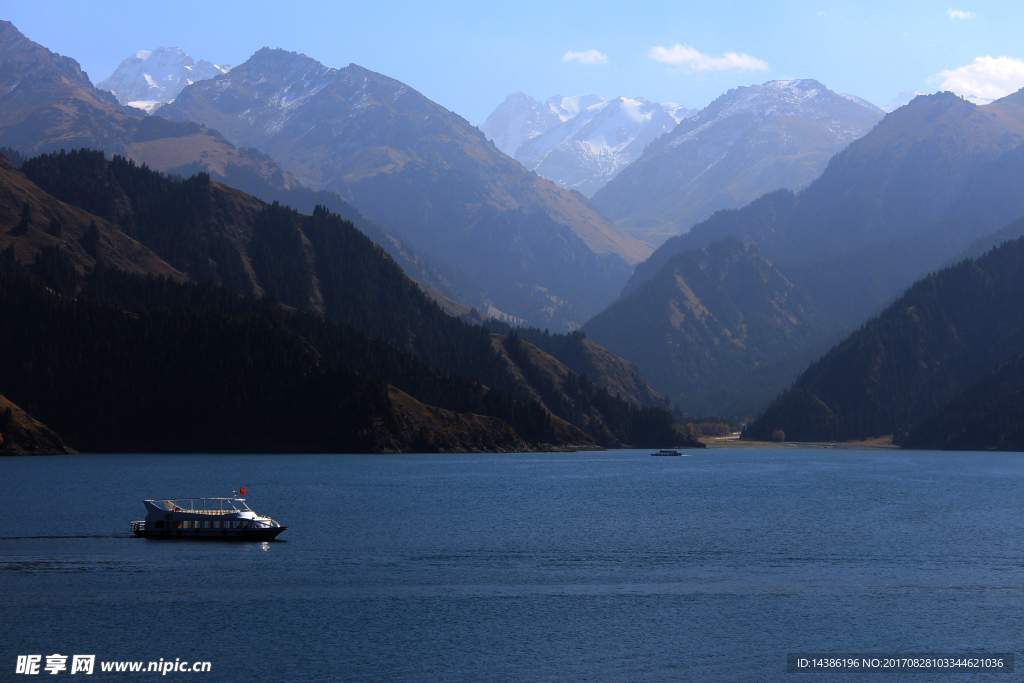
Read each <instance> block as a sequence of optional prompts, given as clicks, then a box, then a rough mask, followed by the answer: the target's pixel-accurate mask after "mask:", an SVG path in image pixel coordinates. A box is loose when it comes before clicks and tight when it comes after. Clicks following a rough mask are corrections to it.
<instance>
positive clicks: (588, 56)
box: [562, 50, 608, 64]
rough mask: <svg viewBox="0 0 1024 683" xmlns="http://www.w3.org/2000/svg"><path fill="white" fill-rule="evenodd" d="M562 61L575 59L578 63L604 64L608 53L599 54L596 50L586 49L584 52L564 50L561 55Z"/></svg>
mask: <svg viewBox="0 0 1024 683" xmlns="http://www.w3.org/2000/svg"><path fill="white" fill-rule="evenodd" d="M562 61H563V62H573V61H575V62H579V63H580V64H606V63H607V62H608V55H605V54H601V53H600V52H598V51H597V50H587V51H586V52H566V53H565V54H564V55H562Z"/></svg>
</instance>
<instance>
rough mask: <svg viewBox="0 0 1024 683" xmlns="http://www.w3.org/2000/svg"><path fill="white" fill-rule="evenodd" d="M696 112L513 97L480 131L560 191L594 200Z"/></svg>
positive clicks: (645, 104)
mask: <svg viewBox="0 0 1024 683" xmlns="http://www.w3.org/2000/svg"><path fill="white" fill-rule="evenodd" d="M695 113H696V111H695V110H690V109H686V108H685V107H681V106H679V105H678V104H674V103H671V102H668V103H664V104H659V103H657V102H650V101H648V100H645V99H643V98H642V97H639V98H634V99H630V98H626V97H616V98H614V99H611V100H606V99H605V98H604V97H602V96H601V95H597V94H594V93H592V94H589V95H581V96H577V97H562V96H561V95H556V96H555V97H552V98H550V99H548V100H547V101H546V102H544V103H543V104H542V103H540V102H538V101H537V100H535V99H533V98H532V97H530V96H529V95H526V94H525V93H513V94H512V95H509V96H508V97H507V98H505V101H504V102H503V103H502V104H500V105H498V107H497V108H496V109H495V110H494V111H493V112H492V113H491V114H490V116H488V117H487V120H486V121H484V123H483V124H482V125H481V126H480V130H482V131H483V132H484V134H485V135H486V136H487V137H488V138H489V139H491V140H493V141H494V143H495V145H496V146H497V147H498V149H500V150H501V151H503V152H505V153H506V154H508V155H509V156H511V157H514V158H515V159H516V161H518V162H520V163H521V164H523V165H524V166H525V167H526V168H528V169H530V170H532V171H535V172H536V173H537V174H538V175H541V176H543V177H545V178H548V179H549V180H553V181H554V182H555V183H556V184H558V185H559V186H560V187H564V188H567V189H571V190H577V191H578V192H580V193H581V194H583V195H584V196H587V197H590V196H592V195H593V194H594V193H595V192H596V191H597V190H599V189H600V188H602V187H604V185H606V184H607V183H608V181H609V180H611V179H612V178H614V177H615V175H616V174H617V173H618V172H619V171H621V170H622V169H623V168H625V167H626V166H628V165H629V164H631V163H632V162H633V161H635V160H636V159H637V158H638V157H639V156H640V154H641V153H642V152H643V150H644V148H645V147H646V146H647V145H648V143H650V142H651V141H652V140H654V139H655V138H657V137H659V136H661V135H662V134H664V133H666V132H668V131H670V130H672V129H673V128H675V127H676V125H677V124H678V123H679V122H680V121H682V120H683V119H684V118H686V117H687V116H692V115H693V114H695Z"/></svg>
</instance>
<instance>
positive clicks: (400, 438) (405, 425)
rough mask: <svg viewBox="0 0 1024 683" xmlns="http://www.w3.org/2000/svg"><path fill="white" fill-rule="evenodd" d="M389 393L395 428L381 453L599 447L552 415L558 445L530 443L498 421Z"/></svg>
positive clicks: (384, 440)
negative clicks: (436, 406)
mask: <svg viewBox="0 0 1024 683" xmlns="http://www.w3.org/2000/svg"><path fill="white" fill-rule="evenodd" d="M388 393H389V396H390V398H391V413H392V419H393V423H394V426H393V427H392V429H391V430H390V433H389V434H388V436H387V437H384V438H382V439H380V440H379V441H378V448H379V450H380V451H382V452H389V451H393V452H406V453H408V452H413V453H515V452H521V451H533V450H542V451H545V450H550V451H565V450H588V449H594V448H598V446H597V444H596V443H594V440H593V439H591V438H590V437H589V436H587V435H586V434H585V433H583V432H582V431H580V430H579V429H577V428H576V427H573V426H572V425H571V424H569V423H568V422H565V421H564V420H561V419H559V418H557V417H554V416H552V423H553V426H554V429H555V433H556V434H557V445H555V444H550V443H541V444H530V443H527V442H526V441H523V439H522V438H521V437H520V436H519V435H518V434H516V432H515V430H513V429H512V428H511V427H509V426H508V425H507V424H506V423H504V422H502V421H501V420H499V419H498V418H495V417H487V416H485V415H474V414H472V413H455V412H452V411H450V410H444V409H441V408H435V407H434V406H428V405H425V404H423V403H420V402H419V401H417V400H416V399H414V398H413V397H412V396H409V395H408V394H406V393H405V392H403V391H401V390H399V389H396V388H394V387H389V389H388Z"/></svg>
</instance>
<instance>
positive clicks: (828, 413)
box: [743, 239, 1024, 442]
mask: <svg viewBox="0 0 1024 683" xmlns="http://www.w3.org/2000/svg"><path fill="white" fill-rule="evenodd" d="M1022 348H1024V239H1018V240H1013V241H1009V242H1006V243H1005V244H1003V245H1001V246H1000V247H998V248H995V249H993V250H992V251H990V252H989V253H987V254H985V255H984V256H982V257H980V258H978V259H966V260H964V261H961V262H960V263H957V264H955V265H953V266H950V267H948V268H945V269H943V270H941V271H939V272H937V273H933V274H932V275H929V276H928V277H926V278H924V279H922V280H919V281H918V282H917V283H915V284H914V285H913V286H912V287H910V289H908V290H907V292H906V293H905V294H904V295H903V296H902V297H900V298H899V299H897V300H896V301H895V302H894V303H893V304H892V305H891V306H889V307H888V308H887V309H886V310H885V311H884V312H883V313H881V314H880V315H879V316H877V317H875V318H872V319H871V320H869V321H868V322H866V323H865V324H864V325H863V326H862V327H861V329H860V330H858V331H857V332H855V333H854V334H852V335H851V336H850V337H848V338H847V339H846V340H845V341H843V342H842V343H840V344H838V345H837V346H836V347H834V348H833V349H832V350H831V351H830V352H829V353H827V354H826V355H825V356H824V357H822V358H821V359H820V360H818V361H815V362H814V363H812V364H811V366H810V367H809V368H808V369H807V370H806V371H805V372H804V373H803V374H802V375H801V376H800V377H798V378H797V380H796V381H795V382H794V383H793V386H792V387H791V388H790V389H789V390H787V391H786V392H784V393H783V394H782V395H781V396H780V397H779V398H777V399H776V400H775V401H774V402H773V403H772V404H771V405H770V406H769V407H768V408H767V410H765V412H764V413H763V414H762V415H760V416H759V417H758V418H757V419H756V420H754V421H753V422H752V423H751V424H750V425H748V426H747V428H746V429H745V430H744V432H743V435H744V438H750V439H758V440H762V439H763V440H767V439H769V438H770V437H771V434H772V433H773V432H774V431H775V430H779V429H781V430H782V431H783V432H785V435H786V439H787V440H790V441H845V440H855V439H864V438H869V437H877V436H882V435H886V434H892V435H893V437H894V439H895V440H896V441H897V442H902V441H904V440H905V439H906V438H907V437H908V431H909V430H910V429H911V427H912V426H913V425H914V424H915V423H916V422H917V421H918V420H920V419H922V418H923V417H924V416H925V415H927V414H928V413H930V412H931V411H933V410H936V409H937V408H938V407H939V406H941V405H942V404H944V403H945V402H946V401H948V400H950V399H951V398H952V397H953V396H954V395H956V394H957V392H959V391H960V390H961V389H963V388H964V387H966V386H968V385H969V384H971V383H972V382H973V381H974V380H975V379H977V378H979V377H980V376H981V375H983V374H984V373H985V372H987V371H989V370H991V369H993V368H995V367H997V366H998V365H1000V364H1002V363H1005V362H1006V361H1007V360H1008V359H1010V358H1011V357H1012V356H1013V354H1014V353H1016V352H1018V351H1020V350H1021V349H1022Z"/></svg>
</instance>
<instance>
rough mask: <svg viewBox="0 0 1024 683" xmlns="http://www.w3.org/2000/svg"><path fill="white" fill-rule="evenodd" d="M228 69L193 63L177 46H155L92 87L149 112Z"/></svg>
mask: <svg viewBox="0 0 1024 683" xmlns="http://www.w3.org/2000/svg"><path fill="white" fill-rule="evenodd" d="M230 70H231V67H230V66H227V65H225V66H219V65H217V64H214V63H213V62H208V61H206V60H205V59H200V60H199V61H198V62H197V61H195V60H193V59H192V56H191V55H189V54H188V53H187V52H185V51H184V50H182V49H181V48H180V47H158V48H157V49H155V50H139V51H138V52H136V53H135V54H134V55H132V56H131V57H128V58H127V59H125V60H124V61H122V62H121V63H120V64H119V65H118V67H117V69H115V70H114V73H112V74H111V75H110V76H108V77H107V78H105V79H103V80H102V81H100V82H99V83H97V84H96V87H97V88H99V89H100V90H109V91H110V92H112V93H114V96H115V97H116V98H117V101H118V102H120V103H121V104H126V105H128V106H130V107H136V108H138V109H142V110H143V111H146V112H149V113H152V112H153V111H155V110H156V109H159V108H160V107H161V106H162V105H164V104H167V103H168V102H170V101H172V100H174V98H175V97H177V96H178V93H180V92H181V90H182V88H184V87H185V86H187V85H191V84H192V83H195V82H196V81H201V80H204V79H207V78H213V77H214V76H217V75H219V74H222V73H227V72H228V71H230Z"/></svg>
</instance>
